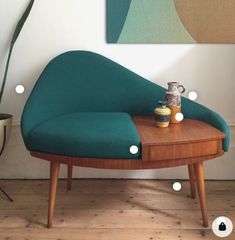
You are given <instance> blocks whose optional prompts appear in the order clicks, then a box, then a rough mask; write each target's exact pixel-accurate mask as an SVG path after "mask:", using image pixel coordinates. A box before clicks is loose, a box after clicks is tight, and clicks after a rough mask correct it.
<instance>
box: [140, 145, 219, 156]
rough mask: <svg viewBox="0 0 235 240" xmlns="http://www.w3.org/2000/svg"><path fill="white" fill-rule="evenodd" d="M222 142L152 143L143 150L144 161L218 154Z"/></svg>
mask: <svg viewBox="0 0 235 240" xmlns="http://www.w3.org/2000/svg"><path fill="white" fill-rule="evenodd" d="M220 146H221V144H220V143H219V141H217V140H216V141H208V142H197V143H186V144H175V145H174V144H171V145H164V146H163V145H158V146H156V145H151V146H148V147H147V149H145V150H144V151H143V153H144V155H145V156H143V161H160V160H170V159H180V158H191V157H200V156H207V155H212V154H216V153H218V152H219V149H220Z"/></svg>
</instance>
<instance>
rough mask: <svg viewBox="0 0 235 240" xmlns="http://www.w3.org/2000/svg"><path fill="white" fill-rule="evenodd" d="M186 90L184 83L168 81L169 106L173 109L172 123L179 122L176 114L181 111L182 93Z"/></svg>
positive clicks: (167, 99)
mask: <svg viewBox="0 0 235 240" xmlns="http://www.w3.org/2000/svg"><path fill="white" fill-rule="evenodd" d="M184 92H185V88H184V86H183V85H180V84H179V83H178V82H168V90H167V91H166V102H167V107H169V108H170V109H171V120H170V122H171V123H178V122H179V121H177V120H176V118H175V115H176V114H177V113H180V112H181V94H182V93H184Z"/></svg>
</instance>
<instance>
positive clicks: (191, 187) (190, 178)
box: [188, 164, 196, 198]
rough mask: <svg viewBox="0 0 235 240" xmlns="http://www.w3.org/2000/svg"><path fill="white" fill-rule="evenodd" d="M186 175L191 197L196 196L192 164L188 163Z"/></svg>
mask: <svg viewBox="0 0 235 240" xmlns="http://www.w3.org/2000/svg"><path fill="white" fill-rule="evenodd" d="M188 175H189V181H190V190H191V198H195V197H196V179H195V173H194V167H193V164H189V165H188Z"/></svg>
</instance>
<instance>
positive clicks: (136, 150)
mask: <svg viewBox="0 0 235 240" xmlns="http://www.w3.org/2000/svg"><path fill="white" fill-rule="evenodd" d="M138 151H139V149H138V147H137V146H135V145H132V146H131V147H130V153H132V154H136V153H137V152H138Z"/></svg>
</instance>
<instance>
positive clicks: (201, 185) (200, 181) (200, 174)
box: [194, 162, 208, 227]
mask: <svg viewBox="0 0 235 240" xmlns="http://www.w3.org/2000/svg"><path fill="white" fill-rule="evenodd" d="M194 170H195V175H196V181H197V188H198V195H199V199H200V205H201V211H202V219H203V226H204V227H208V213H207V205H206V191H205V181H204V169H203V162H199V163H195V164H194Z"/></svg>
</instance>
